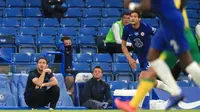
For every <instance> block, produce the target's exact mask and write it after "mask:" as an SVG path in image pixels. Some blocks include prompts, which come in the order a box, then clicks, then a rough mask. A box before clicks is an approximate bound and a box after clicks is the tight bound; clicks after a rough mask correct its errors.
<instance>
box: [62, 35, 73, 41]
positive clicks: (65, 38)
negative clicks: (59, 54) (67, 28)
mask: <svg viewBox="0 0 200 112" xmlns="http://www.w3.org/2000/svg"><path fill="white" fill-rule="evenodd" d="M64 40H71V38H70V37H68V36H64V37H62V38H61V41H62V42H64Z"/></svg>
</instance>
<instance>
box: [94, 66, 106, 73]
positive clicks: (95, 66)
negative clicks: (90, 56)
mask: <svg viewBox="0 0 200 112" xmlns="http://www.w3.org/2000/svg"><path fill="white" fill-rule="evenodd" d="M96 68H98V69H101V71H102V73H103V69H102V68H101V67H100V66H95V67H94V68H93V70H92V72H94V70H95V69H96Z"/></svg>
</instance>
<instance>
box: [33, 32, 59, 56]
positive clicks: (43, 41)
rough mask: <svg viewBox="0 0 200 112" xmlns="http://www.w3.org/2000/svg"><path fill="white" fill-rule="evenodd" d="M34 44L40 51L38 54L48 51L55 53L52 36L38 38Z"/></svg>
mask: <svg viewBox="0 0 200 112" xmlns="http://www.w3.org/2000/svg"><path fill="white" fill-rule="evenodd" d="M36 40H37V41H36V44H37V46H38V47H39V49H40V53H45V52H48V51H56V49H57V48H56V46H55V38H54V37H52V36H40V37H37V39H36Z"/></svg>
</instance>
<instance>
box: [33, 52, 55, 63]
mask: <svg viewBox="0 0 200 112" xmlns="http://www.w3.org/2000/svg"><path fill="white" fill-rule="evenodd" d="M39 57H44V53H33V54H32V62H36V61H37V59H38V58H39ZM46 58H47V61H48V63H52V62H53V61H54V55H51V54H49V55H47V56H46Z"/></svg>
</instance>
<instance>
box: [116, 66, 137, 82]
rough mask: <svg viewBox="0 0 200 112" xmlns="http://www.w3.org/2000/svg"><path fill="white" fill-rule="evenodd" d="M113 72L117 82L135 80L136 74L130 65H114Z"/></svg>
mask: <svg viewBox="0 0 200 112" xmlns="http://www.w3.org/2000/svg"><path fill="white" fill-rule="evenodd" d="M112 71H113V74H114V75H115V77H116V80H117V81H133V80H134V74H133V73H132V71H131V68H130V66H129V64H128V63H112Z"/></svg>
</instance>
